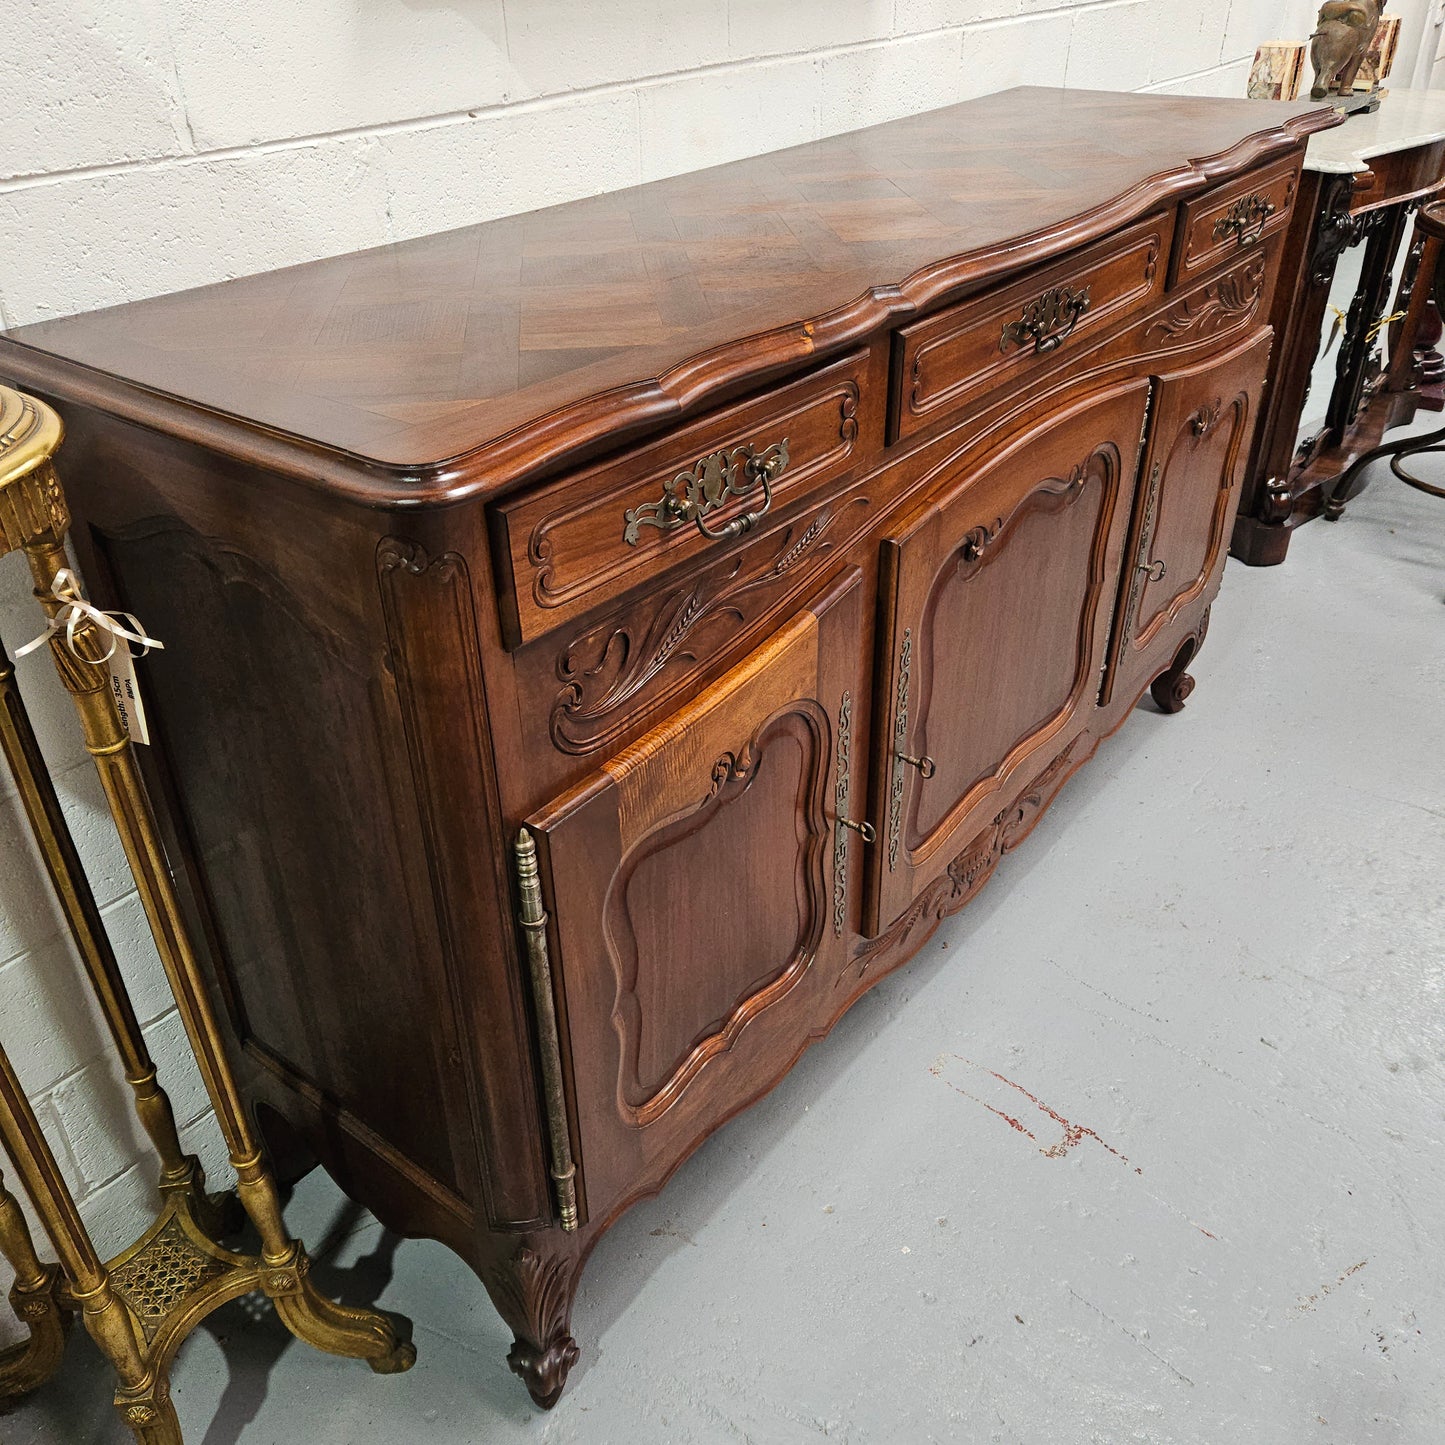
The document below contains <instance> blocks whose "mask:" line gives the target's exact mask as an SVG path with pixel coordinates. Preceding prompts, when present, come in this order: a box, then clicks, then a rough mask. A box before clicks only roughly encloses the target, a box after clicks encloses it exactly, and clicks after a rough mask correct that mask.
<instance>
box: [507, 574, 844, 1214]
mask: <svg viewBox="0 0 1445 1445" xmlns="http://www.w3.org/2000/svg"><path fill="white" fill-rule="evenodd" d="M863 605H864V596H863V587H862V578H861V574H860V572H859V571H858V569H857V568H850V569H848V570H847V571H846V572H844V573H843V574H842V575H841V576H839V577H837V578H835V579H834V581H833V582H832V583H831V584H830V585H829V586H828V587H827V588H826V589H825V591H824V593H823V594H822V595H821V596H819V597H816V598H815V599H814V600H813V601H812V602H811V604H810V605H809V606H808V607H807V608H805V609H802V610H800V611H799V613H798V614H797V615H796V616H795V617H794V618H793V619H792V620H791V621H790V622H789V623H788V625H787V626H786V627H785V628H783V629H782V631H781V632H779V633H778V634H776V635H775V636H774V637H773V638H771V639H770V640H769V641H768V642H767V643H765V644H764V645H763V646H762V647H760V648H759V649H758V650H757V651H756V652H755V653H753V654H752V655H751V656H750V657H749V658H748V659H747V660H746V661H745V662H744V663H742V664H741V665H739V666H738V667H736V668H734V669H733V670H732V671H731V672H729V673H728V674H727V675H726V676H724V677H723V678H722V679H721V680H720V681H719V682H718V683H717V684H716V685H715V686H714V687H712V688H709V689H708V690H707V691H706V692H704V693H702V694H701V695H700V696H699V697H697V698H696V700H695V701H693V702H692V703H690V704H689V705H688V706H687V707H686V708H685V709H684V710H683V711H681V712H680V713H678V714H677V715H676V716H674V717H673V718H671V719H669V720H668V721H667V722H666V723H665V724H663V725H662V726H660V727H658V728H656V729H654V730H653V731H652V732H650V733H648V734H647V735H646V736H645V737H643V738H641V739H640V740H639V741H638V742H637V743H635V744H634V745H633V746H632V747H630V748H627V749H626V750H625V751H624V752H622V753H621V754H620V755H619V756H618V757H617V758H615V759H613V760H612V761H611V762H609V763H608V764H606V766H605V767H603V768H602V769H601V770H600V771H598V772H596V773H594V774H593V775H592V776H591V777H589V778H587V779H585V780H584V781H583V782H582V783H581V784H579V785H578V786H577V787H576V788H573V789H571V790H570V791H569V792H568V793H566V794H565V795H564V796H562V797H561V798H559V799H558V800H557V801H556V802H555V803H553V804H552V805H550V806H549V807H547V808H545V809H543V810H542V811H541V812H539V813H538V814H536V815H534V816H533V817H532V818H531V819H530V820H529V827H531V828H532V830H533V831H534V832H535V833H536V835H537V838H538V843H539V850H540V853H541V857H542V864H543V868H544V871H545V872H546V874H547V875H548V876H549V878H550V882H551V888H550V896H551V897H552V898H553V899H554V900H555V918H554V920H553V922H554V927H553V937H554V940H555V942H554V952H555V956H554V958H553V974H554V977H555V979H556V981H557V989H558V993H559V1000H558V1002H559V1010H558V1012H559V1014H560V1016H561V1017H562V1018H563V1020H564V1048H565V1050H566V1052H567V1054H568V1056H569V1062H570V1070H571V1077H572V1080H573V1084H574V1090H573V1093H574V1097H575V1101H576V1105H575V1107H576V1116H575V1119H574V1121H573V1127H574V1130H575V1133H576V1140H577V1145H578V1150H579V1153H580V1161H579V1162H580V1171H581V1184H582V1190H583V1196H584V1205H585V1211H586V1214H587V1215H589V1216H590V1217H591V1218H593V1219H601V1218H603V1217H605V1216H606V1215H607V1213H608V1212H609V1211H610V1210H611V1209H613V1208H614V1207H615V1206H616V1205H617V1204H618V1203H619V1202H620V1201H621V1200H622V1199H623V1198H624V1197H627V1196H629V1195H635V1194H636V1193H637V1192H639V1191H640V1190H641V1189H642V1188H644V1187H646V1186H647V1184H648V1183H649V1182H650V1183H652V1184H653V1185H654V1186H655V1184H656V1183H658V1182H660V1180H661V1178H662V1177H663V1176H664V1175H665V1174H666V1173H667V1172H668V1171H670V1169H671V1168H672V1167H673V1165H675V1164H676V1163H677V1161H678V1160H679V1159H681V1158H682V1157H683V1156H684V1155H685V1154H686V1153H687V1152H688V1151H689V1150H690V1149H691V1148H692V1147H693V1146H694V1145H695V1144H697V1142H698V1141H699V1140H700V1139H701V1138H702V1136H703V1135H704V1134H705V1133H707V1132H708V1130H709V1129H711V1128H714V1127H716V1125H717V1123H718V1120H719V1118H721V1117H724V1116H725V1115H726V1114H728V1113H731V1112H732V1111H733V1110H734V1109H735V1108H736V1107H737V1104H738V1101H740V1100H742V1099H744V1098H749V1097H756V1096H757V1095H759V1094H761V1093H762V1092H763V1091H764V1090H765V1089H767V1088H768V1087H769V1086H770V1085H771V1084H772V1083H773V1082H774V1081H776V1080H777V1079H778V1078H779V1077H781V1075H782V1074H783V1073H785V1072H786V1070H787V1069H788V1068H789V1067H790V1065H791V1064H792V1062H793V1060H794V1059H795V1058H796V1057H797V1055H798V1053H799V1051H800V1050H801V1049H802V1048H803V1046H804V1044H805V1043H806V1042H807V1041H808V1039H809V1038H810V1037H817V1036H820V1035H821V1034H822V1032H823V1031H824V1030H825V1028H826V1026H827V1024H829V1023H831V1022H832V1019H833V1017H834V1016H836V1014H837V1013H839V1012H841V1011H842V1008H843V1006H844V1004H845V1002H846V1000H847V999H848V997H849V995H848V993H847V992H846V991H842V990H839V989H838V987H837V985H838V982H839V979H840V977H841V975H842V973H843V971H844V970H845V968H846V967H847V961H848V949H847V944H848V939H849V936H850V933H851V932H852V931H853V930H855V929H856V927H857V911H856V910H857V900H858V896H859V880H860V878H861V871H862V870H861V860H862V854H863V851H864V849H865V847H866V845H865V843H864V842H863V839H862V836H861V835H860V834H859V833H858V832H857V831H855V830H854V829H852V828H849V827H848V826H846V824H844V823H840V821H839V820H840V818H843V819H848V820H850V821H853V820H854V815H855V813H856V812H857V810H858V809H860V808H862V807H863V806H864V798H865V795H866V791H867V789H866V779H865V776H864V774H865V768H864V764H863V759H862V757H861V755H860V751H859V749H858V748H857V747H856V746H855V744H854V735H855V732H856V729H857V728H858V727H859V725H860V719H862V717H863V716H864V714H865V712H866V707H867V703H866V698H865V693H864V677H863V671H862V657H861V651H862V650H861V648H860V647H859V645H858V635H859V630H860V628H861V626H862V621H863Z"/></svg>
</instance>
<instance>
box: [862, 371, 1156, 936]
mask: <svg viewBox="0 0 1445 1445" xmlns="http://www.w3.org/2000/svg"><path fill="white" fill-rule="evenodd" d="M1148 394H1149V383H1148V382H1147V381H1146V380H1143V379H1136V380H1131V381H1128V382H1124V383H1121V384H1119V385H1116V386H1114V387H1111V388H1109V389H1107V390H1104V391H1100V392H1096V393H1094V394H1093V395H1091V396H1089V397H1086V398H1084V399H1082V400H1080V401H1079V402H1078V403H1077V404H1076V405H1075V406H1074V407H1072V408H1071V409H1070V410H1069V411H1067V412H1065V413H1064V414H1063V415H1062V416H1057V417H1052V418H1050V419H1049V421H1048V422H1047V423H1045V424H1042V425H1041V426H1040V427H1038V428H1037V429H1035V430H1034V431H1032V432H1030V433H1028V434H1026V435H1025V436H1023V437H1021V438H1020V439H1018V440H1017V441H1016V442H1014V443H1013V444H1012V445H1011V446H1010V447H1009V448H1008V449H1007V450H1005V451H1004V452H1003V453H1001V454H1000V455H998V456H996V457H995V458H994V459H993V460H991V461H989V462H986V463H985V464H983V465H982V466H981V467H978V468H976V469H975V468H972V467H971V468H969V469H967V470H964V471H961V472H960V473H959V475H957V476H956V477H954V478H950V479H947V480H945V482H944V489H943V490H942V491H941V493H940V494H939V495H938V496H937V499H936V500H934V501H933V502H932V503H930V504H929V505H927V506H925V507H924V508H923V509H921V510H920V511H919V512H916V513H914V514H913V516H912V517H911V518H910V519H909V520H908V521H906V522H905V523H904V525H903V526H902V527H901V528H900V529H899V530H898V531H897V532H895V533H894V534H893V535H891V536H889V537H887V538H885V540H884V542H883V552H882V559H881V561H882V568H881V581H880V589H881V593H882V602H883V607H884V613H885V618H886V619H887V622H888V625H887V627H886V628H885V629H884V631H883V634H882V635H883V636H884V638H885V639H887V645H889V647H890V652H889V655H888V658H887V660H886V664H885V668H886V671H887V674H888V682H887V693H886V696H887V698H888V702H889V714H888V719H887V724H886V726H884V727H882V728H880V732H879V737H878V740H877V752H878V776H879V778H880V779H883V780H885V786H884V787H883V788H882V789H881V790H880V791H881V797H880V807H881V812H882V815H883V816H882V817H881V818H879V819H877V820H876V821H877V822H878V831H879V835H880V836H879V844H878V846H877V848H876V849H874V850H873V853H874V862H873V865H872V877H873V883H872V886H871V887H870V890H869V897H870V901H871V904H872V906H871V908H870V909H869V913H868V917H867V919H866V923H867V928H868V931H869V932H872V931H874V930H876V929H878V928H881V927H884V926H886V925H887V924H888V923H889V922H890V921H891V920H892V919H894V918H896V917H897V916H898V915H899V914H900V913H902V912H903V910H904V909H905V908H907V906H908V905H909V903H910V901H911V900H912V899H913V897H914V896H915V895H916V894H917V893H918V892H919V890H920V889H922V888H923V887H925V886H926V885H927V883H928V882H929V880H930V879H931V878H933V877H934V876H935V875H936V874H938V873H939V872H940V871H941V870H942V869H943V868H944V867H945V866H946V865H947V863H948V861H949V860H950V859H952V858H954V857H955V856H956V855H957V854H958V853H959V850H960V848H962V847H965V846H966V845H967V844H968V843H969V842H970V841H971V840H972V839H973V838H974V837H975V836H976V835H978V834H980V833H981V832H982V831H983V830H984V829H985V828H986V827H987V826H988V824H989V822H990V821H991V820H992V819H993V818H994V816H995V815H996V814H997V812H998V811H999V809H1000V807H1002V806H1004V804H1005V803H1006V801H1007V797H1008V796H1009V794H1008V789H1009V788H1010V785H1011V784H1012V783H1014V782H1015V781H1019V782H1023V781H1026V779H1027V773H1024V772H1023V771H1022V770H1024V769H1029V770H1031V771H1037V770H1038V768H1041V767H1043V766H1046V765H1047V763H1048V762H1050V761H1052V759H1053V758H1054V757H1056V756H1058V754H1059V753H1060V752H1061V751H1062V750H1063V749H1064V748H1065V747H1066V746H1067V745H1068V742H1069V741H1070V740H1071V738H1072V737H1073V736H1074V735H1075V734H1076V733H1077V730H1078V726H1079V723H1078V719H1079V717H1080V716H1081V714H1083V713H1085V712H1087V710H1088V709H1089V708H1090V707H1091V705H1092V703H1093V700H1094V696H1095V693H1096V691H1097V686H1098V678H1099V674H1100V671H1101V670H1102V667H1103V663H1104V655H1105V654H1104V650H1105V632H1106V622H1107V609H1108V608H1109V607H1111V606H1112V605H1113V601H1114V596H1115V579H1116V578H1117V575H1118V568H1119V565H1120V558H1121V555H1122V551H1123V543H1124V531H1125V528H1126V526H1127V524H1128V516H1129V505H1128V503H1129V499H1130V496H1131V495H1132V487H1133V481H1134V475H1135V470H1136V465H1137V461H1138V457H1139V450H1140V445H1141V441H1140V438H1141V433H1142V430H1143V425H1144V418H1145V413H1146V401H1147V398H1148Z"/></svg>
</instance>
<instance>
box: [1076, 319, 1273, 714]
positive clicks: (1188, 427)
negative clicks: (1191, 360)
mask: <svg viewBox="0 0 1445 1445" xmlns="http://www.w3.org/2000/svg"><path fill="white" fill-rule="evenodd" d="M1272 340H1273V332H1270V331H1268V330H1266V331H1257V332H1255V333H1254V335H1252V336H1251V337H1249V338H1248V339H1247V340H1246V341H1245V342H1244V343H1243V345H1241V346H1238V347H1236V348H1235V349H1234V350H1233V351H1230V352H1227V353H1226V354H1225V355H1224V356H1223V357H1217V358H1215V359H1214V360H1212V361H1208V362H1203V363H1200V364H1198V365H1196V366H1193V367H1190V368H1188V369H1187V370H1182V371H1176V372H1172V373H1169V374H1167V375H1165V376H1161V377H1160V378H1159V390H1158V399H1157V404H1156V407H1155V417H1154V424H1153V426H1152V427H1151V429H1150V440H1149V449H1148V452H1147V454H1146V456H1145V459H1144V466H1143V468H1142V472H1141V475H1142V477H1143V478H1144V480H1143V482H1142V484H1141V487H1140V493H1139V503H1138V506H1137V507H1136V509H1135V510H1136V513H1137V515H1136V517H1135V519H1134V522H1133V525H1132V527H1131V535H1130V543H1129V554H1128V555H1129V559H1130V560H1129V566H1128V570H1127V573H1126V575H1125V577H1124V578H1123V579H1122V582H1121V586H1120V595H1119V602H1118V614H1117V620H1116V624H1115V628H1114V641H1113V646H1112V651H1113V656H1112V658H1111V662H1110V666H1109V670H1108V672H1107V674H1106V676H1105V679H1104V685H1103V689H1102V691H1101V693H1100V702H1101V703H1104V704H1108V703H1110V702H1111V701H1113V700H1114V698H1115V697H1116V695H1117V696H1124V695H1128V696H1131V697H1132V696H1134V695H1137V693H1139V692H1140V691H1142V690H1143V688H1144V687H1145V686H1146V685H1147V684H1148V683H1149V681H1150V680H1151V679H1152V678H1153V677H1154V676H1156V675H1157V674H1158V673H1159V672H1161V671H1163V669H1164V668H1166V667H1167V666H1168V665H1169V662H1170V659H1171V657H1172V655H1173V652H1174V650H1175V648H1176V647H1177V646H1178V644H1179V641H1180V640H1181V638H1180V631H1181V628H1180V626H1179V625H1177V624H1180V622H1181V619H1184V620H1187V622H1189V623H1191V624H1192V622H1193V621H1194V620H1195V618H1194V614H1195V611H1196V604H1198V603H1200V602H1201V599H1202V600H1203V601H1204V602H1206V603H1207V602H1208V601H1209V600H1210V598H1212V597H1213V595H1214V593H1215V592H1216V591H1217V590H1218V587H1219V579H1220V574H1221V573H1222V572H1223V570H1224V558H1225V552H1226V550H1227V548H1228V545H1229V536H1230V531H1231V528H1232V527H1233V525H1234V513H1235V510H1236V509H1237V507H1238V505H1239V481H1240V477H1241V474H1242V472H1243V469H1244V466H1245V463H1246V461H1247V460H1248V456H1249V443H1250V438H1251V436H1252V434H1253V430H1254V423H1255V417H1256V415H1257V410H1258V404H1259V394H1260V389H1261V387H1262V386H1263V384H1264V374H1265V368H1266V367H1267V365H1268V363H1269V352H1270V343H1271V341H1272ZM1186 613H1187V614H1189V616H1188V618H1187V619H1185V614H1186Z"/></svg>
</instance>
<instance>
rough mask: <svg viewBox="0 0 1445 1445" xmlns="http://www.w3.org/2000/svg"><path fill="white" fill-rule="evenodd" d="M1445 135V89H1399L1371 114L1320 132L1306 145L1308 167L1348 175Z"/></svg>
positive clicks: (1329, 173) (1312, 169)
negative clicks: (1374, 159) (1380, 158)
mask: <svg viewBox="0 0 1445 1445" xmlns="http://www.w3.org/2000/svg"><path fill="white" fill-rule="evenodd" d="M1438 140H1445V90H1396V89H1394V88H1393V87H1392V88H1390V90H1389V94H1387V95H1386V96H1385V98H1384V99H1383V100H1382V101H1381V102H1380V108H1379V110H1376V111H1371V112H1370V113H1369V114H1367V115H1359V114H1357V115H1352V116H1349V117H1348V118H1347V119H1346V120H1345V122H1344V124H1343V125H1337V126H1335V127H1334V128H1333V129H1332V130H1322V131H1317V132H1316V133H1315V134H1314V135H1312V136H1311V137H1310V139H1309V145H1308V147H1307V148H1306V150H1305V169H1306V170H1307V171H1321V172H1324V173H1325V174H1328V175H1346V174H1351V173H1353V172H1355V171H1364V170H1368V169H1369V168H1370V158H1371V156H1383V155H1390V154H1391V153H1392V152H1394V151H1403V150H1409V149H1410V148H1411V147H1412V146H1419V145H1429V144H1430V143H1431V142H1432V141H1438Z"/></svg>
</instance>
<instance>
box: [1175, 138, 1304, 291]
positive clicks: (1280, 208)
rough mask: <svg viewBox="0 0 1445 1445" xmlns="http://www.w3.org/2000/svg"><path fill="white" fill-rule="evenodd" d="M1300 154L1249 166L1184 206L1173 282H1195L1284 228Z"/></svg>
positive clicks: (1176, 248)
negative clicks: (1258, 166)
mask: <svg viewBox="0 0 1445 1445" xmlns="http://www.w3.org/2000/svg"><path fill="white" fill-rule="evenodd" d="M1299 167H1300V163H1299V159H1298V157H1291V158H1290V159H1289V160H1287V161H1284V162H1282V163H1280V164H1278V165H1274V166H1268V167H1265V168H1264V169H1262V170H1257V171H1250V172H1249V173H1248V174H1247V175H1244V176H1240V177H1237V178H1236V179H1235V180H1232V181H1226V182H1225V183H1224V184H1223V185H1222V186H1216V187H1215V188H1214V189H1213V190H1212V191H1206V192H1205V193H1204V194H1203V195H1202V196H1197V197H1196V198H1195V199H1194V200H1192V201H1186V202H1185V203H1184V204H1183V205H1182V206H1181V207H1180V208H1179V243H1178V245H1177V246H1176V247H1175V251H1174V264H1173V268H1172V274H1171V275H1170V278H1169V284H1170V285H1171V286H1175V285H1178V284H1179V283H1180V282H1182V281H1192V280H1193V279H1194V278H1195V277H1196V276H1198V275H1200V274H1201V273H1202V272H1204V271H1207V270H1209V268H1210V267H1211V266H1217V265H1219V264H1220V262H1222V261H1226V260H1228V259H1229V258H1230V257H1231V256H1234V255H1236V254H1237V253H1238V252H1240V251H1241V250H1245V249H1247V248H1249V247H1251V246H1257V245H1259V243H1260V242H1261V241H1262V240H1264V239H1265V237H1267V236H1272V235H1274V233H1275V232H1276V231H1280V230H1283V229H1284V227H1285V225H1286V224H1287V223H1288V221H1289V212H1290V207H1291V206H1292V205H1293V204H1294V196H1295V187H1296V184H1297V183H1298V181H1299Z"/></svg>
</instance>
